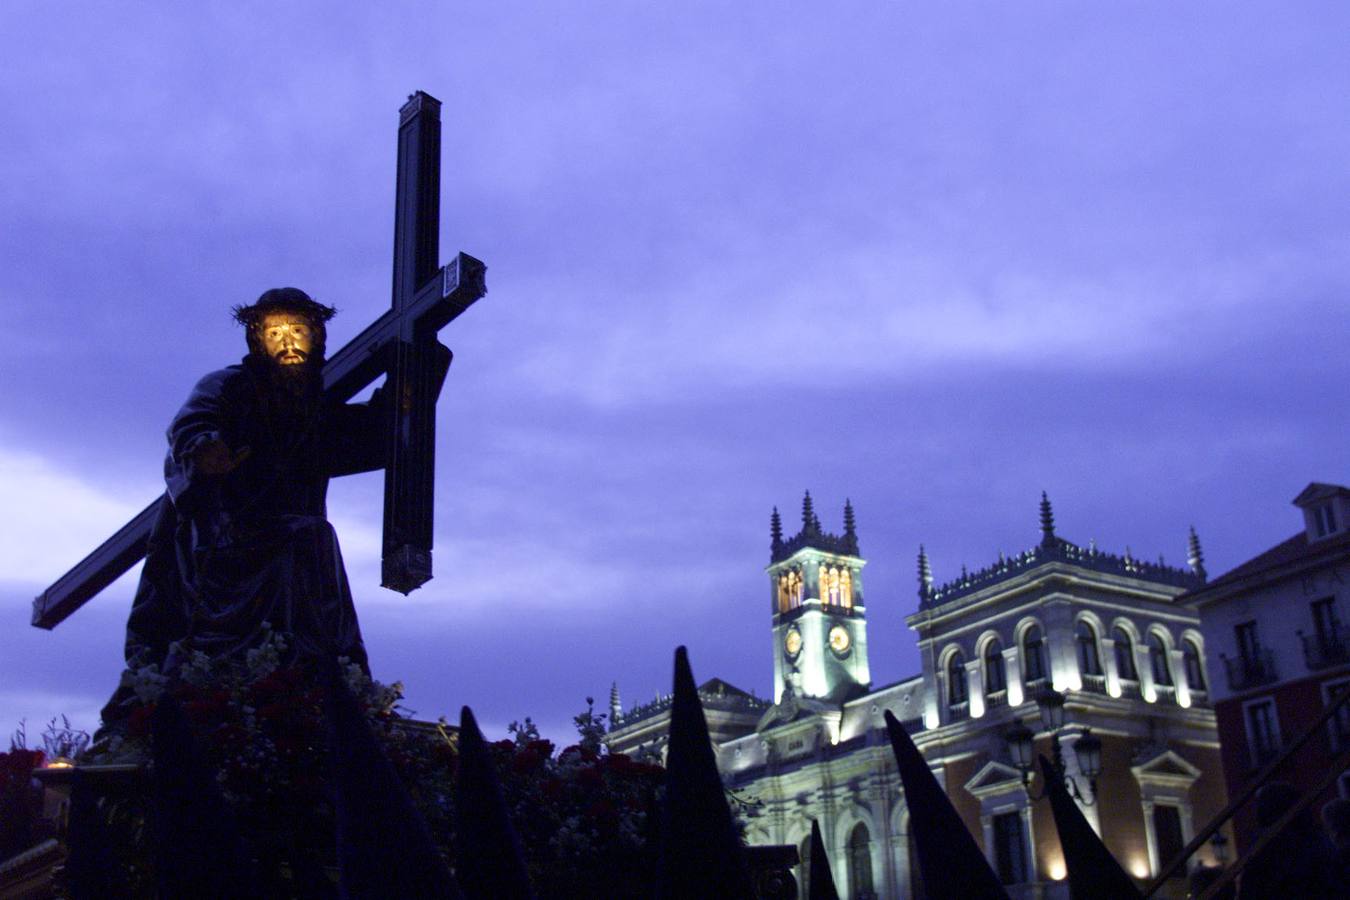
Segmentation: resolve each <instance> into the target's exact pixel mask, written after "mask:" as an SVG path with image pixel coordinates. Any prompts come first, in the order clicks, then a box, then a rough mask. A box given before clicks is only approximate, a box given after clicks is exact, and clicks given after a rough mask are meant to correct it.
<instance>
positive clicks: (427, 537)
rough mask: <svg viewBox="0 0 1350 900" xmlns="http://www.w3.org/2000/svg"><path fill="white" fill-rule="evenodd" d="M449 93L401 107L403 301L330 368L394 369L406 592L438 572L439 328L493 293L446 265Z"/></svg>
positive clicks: (388, 475) (141, 534)
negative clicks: (443, 156) (444, 160)
mask: <svg viewBox="0 0 1350 900" xmlns="http://www.w3.org/2000/svg"><path fill="white" fill-rule="evenodd" d="M440 108H441V104H440V101H439V100H437V99H435V98H434V97H432V96H431V95H429V94H425V93H423V92H421V91H418V92H417V93H415V94H413V95H412V97H410V98H409V99H408V102H407V103H406V104H405V105H404V106H403V108H402V109H401V110H400V111H399V134H398V177H397V183H398V184H397V191H396V195H395V212H394V220H395V221H394V273H393V276H394V277H393V304H392V308H391V309H389V311H387V312H386V313H384V315H382V316H380V317H379V318H378V319H376V320H375V321H374V322H372V323H371V324H370V325H368V326H366V328H365V330H363V331H362V332H361V333H360V334H358V335H357V336H356V337H355V338H354V339H352V340H351V341H349V342H348V343H347V344H346V345H345V346H343V347H342V349H341V350H338V351H337V352H336V353H334V354H333V355H332V356H330V357H329V358H328V360H327V362H326V363H325V364H324V367H323V384H324V396H325V397H326V398H328V399H330V400H332V401H335V402H345V401H347V400H350V399H351V398H352V397H353V396H354V395H355V394H356V393H357V392H359V391H360V390H361V389H362V388H364V387H366V386H368V385H369V384H370V383H371V382H373V381H375V380H376V379H377V378H379V377H380V376H382V375H387V376H388V378H387V380H386V383H385V391H386V393H387V394H388V396H389V397H390V399H391V402H392V405H393V409H394V414H393V427H392V428H391V431H390V434H389V436H388V441H389V451H388V454H387V457H386V458H387V465H386V467H385V481H384V484H385V491H384V495H385V500H384V551H383V563H382V566H381V579H380V581H381V584H382V585H383V586H384V587H387V588H391V589H393V590H397V591H401V592H402V593H404V594H406V593H408V592H409V591H412V590H415V589H416V588H418V587H419V586H421V585H422V584H424V583H425V582H426V581H427V580H428V579H429V578H431V545H432V508H433V502H432V501H433V496H434V495H433V489H434V473H435V468H434V463H435V442H436V432H435V426H436V396H437V392H438V390H439V387H440V385H439V377H438V362H437V359H438V357H444V356H445V355H446V354H448V353H449V351H448V350H446V349H445V348H444V347H443V346H442V345H441V344H440V342H439V341H438V340H437V337H436V335H437V332H438V331H440V329H441V328H443V327H444V326H445V325H447V324H449V323H450V322H451V321H453V320H454V319H455V318H456V317H457V316H459V314H460V313H462V312H464V310H466V309H468V308H469V307H470V306H471V305H472V304H473V303H474V302H475V301H476V300H478V299H479V298H481V297H482V296H483V295H484V294H485V293H487V286H486V281H485V277H484V276H485V273H486V266H484V265H483V263H481V262H480V261H478V260H476V259H474V258H473V257H472V256H469V255H467V254H464V253H460V254H457V255H456V256H455V258H454V259H453V260H451V262H450V263H449V264H448V265H446V266H444V267H442V266H440V265H439V264H438V262H437V252H438V245H439V241H440V227H439V226H440V151H441V124H440ZM164 502H165V498H164V497H163V496H161V497H159V498H157V499H156V500H155V501H154V502H152V503H151V504H150V505H149V506H147V507H146V508H145V509H143V510H141V512H140V513H138V514H137V515H136V517H135V518H133V519H132V520H131V521H130V522H128V523H127V524H126V525H123V526H122V527H121V528H120V529H118V531H117V533H116V534H114V535H113V536H112V537H110V538H108V540H106V541H104V542H103V543H102V544H101V545H100V546H99V547H98V548H97V549H96V550H94V552H92V553H90V554H89V555H88V556H86V557H85V558H84V559H83V560H81V561H80V562H79V563H78V564H76V565H75V566H74V567H73V568H72V569H71V570H70V571H69V572H67V573H66V574H64V575H62V576H61V577H60V578H58V579H57V580H56V581H55V582H53V583H52V585H51V586H50V587H49V588H47V589H46V590H45V591H43V592H42V593H41V594H40V595H39V596H38V597H37V599H35V600H34V601H33V625H35V626H37V627H38V628H47V629H51V628H54V627H56V625H58V624H59V623H60V622H62V621H63V620H65V618H66V617H67V616H69V615H70V614H71V613H73V612H74V611H75V610H77V609H79V608H80V607H81V606H83V605H84V604H85V603H87V602H88V601H89V600H91V599H92V598H93V597H94V596H95V595H96V594H98V592H99V591H101V590H103V589H104V588H105V587H107V586H108V585H110V584H112V583H113V582H114V581H116V580H117V578H118V577H119V576H121V575H122V574H123V573H124V572H126V571H127V570H128V569H130V568H131V567H132V566H134V565H135V564H136V563H137V562H139V561H140V560H141V559H142V558H143V557H144V556H145V553H146V547H147V545H148V543H149V539H150V532H151V529H152V528H153V527H154V524H155V519H156V516H157V515H158V512H159V508H160V505H161V504H162V503H164Z"/></svg>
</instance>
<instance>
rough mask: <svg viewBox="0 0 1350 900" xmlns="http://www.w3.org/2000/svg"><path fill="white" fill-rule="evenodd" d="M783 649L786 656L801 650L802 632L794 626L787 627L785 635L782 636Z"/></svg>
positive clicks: (794, 654)
mask: <svg viewBox="0 0 1350 900" xmlns="http://www.w3.org/2000/svg"><path fill="white" fill-rule="evenodd" d="M783 649H784V650H786V651H787V655H788V656H796V655H797V654H798V653H800V652H802V633H801V632H800V631H798V630H797V629H795V628H790V629H788V633H787V637H785V638H783Z"/></svg>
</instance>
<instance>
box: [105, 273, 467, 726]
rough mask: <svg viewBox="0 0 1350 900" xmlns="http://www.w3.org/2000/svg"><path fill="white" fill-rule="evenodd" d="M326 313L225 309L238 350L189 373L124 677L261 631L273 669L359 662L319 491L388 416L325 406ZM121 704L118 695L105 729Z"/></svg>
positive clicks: (172, 668) (283, 298)
mask: <svg viewBox="0 0 1350 900" xmlns="http://www.w3.org/2000/svg"><path fill="white" fill-rule="evenodd" d="M335 312H336V310H335V309H334V308H333V307H330V306H326V305H324V304H322V303H319V302H317V301H315V300H313V299H312V298H310V297H309V296H308V295H307V294H306V293H305V292H304V291H301V290H299V289H297V288H290V287H287V288H274V289H272V290H269V291H266V292H265V293H264V294H263V295H262V296H261V297H260V298H259V299H258V301H257V302H256V303H254V304H253V305H251V306H239V307H236V308H235V309H234V317H235V319H236V321H238V322H239V324H241V325H242V326H244V329H245V331H246V337H247V341H248V351H249V352H248V355H247V356H245V357H244V359H243V361H242V363H241V364H239V365H233V366H229V367H227V368H224V369H220V370H218V371H215V372H212V373H210V374H208V375H206V376H205V377H204V378H202V379H201V380H200V381H198V382H197V385H196V387H195V388H193V390H192V393H191V395H190V396H189V397H188V399H187V402H186V403H185V404H184V405H183V407H182V409H180V410H179V411H178V414H177V415H176V416H174V418H173V421H172V422H171V423H170V425H169V430H168V442H169V447H168V453H167V455H166V458H165V462H164V480H165V482H166V483H167V486H168V491H167V494H166V497H165V500H164V501H163V504H162V506H161V508H160V512H159V517H158V519H157V521H156V524H155V526H154V530H153V531H152V533H151V537H150V543H149V550H148V552H147V554H146V562H145V567H144V569H143V571H142V573H141V580H140V584H139V586H138V587H137V590H136V598H135V601H134V603H133V606H132V610H131V615H130V618H129V620H128V622H127V639H126V661H127V667H128V668H129V669H130V670H132V671H135V670H137V669H139V668H141V667H144V666H147V665H151V664H156V665H158V666H159V667H160V671H161V673H162V674H164V675H167V676H170V677H172V676H173V675H174V673H175V672H176V671H177V670H178V668H179V667H180V666H181V665H182V664H183V663H184V662H185V661H186V657H187V656H188V655H190V654H192V653H194V652H202V653H205V654H207V655H208V656H210V657H212V658H214V659H221V658H235V659H242V658H243V656H244V654H246V653H247V651H248V650H249V649H251V648H254V647H257V646H258V645H260V644H261V643H262V641H263V640H264V639H265V638H266V636H267V634H268V633H269V632H270V633H277V634H280V635H282V636H283V637H284V638H285V641H286V644H287V654H288V658H287V659H286V660H284V662H287V663H296V662H300V663H303V662H305V661H307V660H313V659H316V658H319V657H329V658H333V657H347V658H348V659H349V660H350V661H351V662H353V663H356V664H357V665H359V666H360V667H361V668H362V669H364V670H366V671H367V672H368V671H369V666H368V663H367V659H366V651H365V647H364V645H363V643H362V641H361V630H360V628H359V627H358V625H357V621H356V611H355V609H354V608H353V606H352V596H351V589H350V587H349V586H348V583H347V576H346V573H345V571H344V569H343V564H342V554H341V551H340V550H339V548H338V540H337V535H336V533H335V532H334V531H333V527H332V526H331V525H330V524H329V523H328V519H327V509H326V502H325V497H326V494H327V490H328V480H329V479H330V478H332V477H333V476H335V475H346V474H351V473H356V472H365V471H370V470H373V469H378V468H381V467H383V466H384V464H385V461H384V457H385V455H386V451H387V440H388V438H387V435H388V433H389V425H388V415H389V410H388V408H387V403H386V402H385V400H384V398H383V397H382V394H381V392H380V391H376V394H375V396H374V397H372V399H371V400H370V402H368V403H361V404H353V403H335V402H331V401H326V400H325V399H324V395H323V383H322V377H321V373H322V369H323V362H324V343H325V338H326V323H327V322H328V320H329V319H331V318H332V317H333V315H334V314H335ZM448 362H449V360H448V359H445V360H444V363H445V364H446V365H445V366H442V368H441V371H440V372H439V375H440V377H441V378H444V375H445V368H446V366H448ZM437 387H438V388H439V382H437ZM131 700H132V696H131V693H130V691H129V690H128V689H127V688H125V687H124V688H122V689H119V691H118V692H117V693H116V694H115V695H114V696H113V699H112V700H111V701H110V702H109V703H108V705H107V707H105V708H104V711H103V718H104V723H105V726H108V725H110V724H111V725H115V723H116V722H117V721H118V720H119V719H121V718H123V717H124V716H125V715H126V712H127V710H128V708H129V704H130V702H131Z"/></svg>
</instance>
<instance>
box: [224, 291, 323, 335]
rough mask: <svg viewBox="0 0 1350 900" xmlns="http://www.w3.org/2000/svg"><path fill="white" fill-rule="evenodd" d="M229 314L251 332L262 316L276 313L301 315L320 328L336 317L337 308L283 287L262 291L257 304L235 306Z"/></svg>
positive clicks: (301, 292) (303, 293) (260, 321)
mask: <svg viewBox="0 0 1350 900" xmlns="http://www.w3.org/2000/svg"><path fill="white" fill-rule="evenodd" d="M231 312H232V313H233V314H234V320H235V321H236V322H238V323H239V324H240V325H243V326H244V327H245V328H247V329H249V330H250V331H251V330H253V329H254V328H257V327H258V326H259V325H261V324H262V320H263V317H264V316H266V315H267V314H269V313H277V312H288V313H295V314H298V315H302V316H304V317H305V318H306V319H309V321H310V322H311V323H313V324H314V325H317V326H322V325H323V324H324V323H325V322H327V321H328V320H329V319H331V318H333V316H335V315H337V307H334V306H327V305H325V304H323V303H320V302H319V301H317V300H315V299H314V298H312V297H310V296H309V294H306V293H305V292H304V291H302V290H300V289H299V288H293V287H284V288H272V289H271V290H270V291H263V294H262V296H261V297H259V298H258V302H257V303H254V304H253V305H252V306H243V305H240V306H236V307H235V308H234V309H232V310H231Z"/></svg>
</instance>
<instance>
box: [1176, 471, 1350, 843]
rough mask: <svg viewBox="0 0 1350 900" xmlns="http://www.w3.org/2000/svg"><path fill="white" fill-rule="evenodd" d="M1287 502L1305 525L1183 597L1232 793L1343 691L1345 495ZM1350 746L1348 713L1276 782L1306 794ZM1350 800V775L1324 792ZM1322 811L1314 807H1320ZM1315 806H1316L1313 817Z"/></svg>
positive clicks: (1347, 664) (1242, 832)
mask: <svg viewBox="0 0 1350 900" xmlns="http://www.w3.org/2000/svg"><path fill="white" fill-rule="evenodd" d="M1293 503H1294V505H1295V506H1296V507H1298V508H1299V510H1300V511H1301V512H1302V514H1303V528H1302V529H1300V530H1299V531H1298V532H1297V533H1296V534H1294V535H1293V536H1292V537H1290V538H1289V539H1288V540H1285V541H1282V542H1280V543H1279V544H1276V545H1275V546H1274V547H1271V548H1270V549H1269V550H1267V551H1265V552H1264V553H1261V554H1260V555H1258V556H1256V557H1255V558H1253V559H1250V560H1248V561H1247V562H1244V563H1243V564H1242V565H1240V566H1238V567H1236V568H1235V569H1233V570H1232V571H1231V572H1227V573H1225V574H1223V575H1221V576H1219V577H1218V578H1215V579H1214V580H1213V581H1210V582H1209V583H1208V584H1206V585H1205V586H1204V587H1203V588H1200V589H1197V590H1194V591H1192V592H1191V593H1190V594H1188V595H1186V596H1185V597H1184V598H1182V599H1183V600H1184V601H1186V602H1187V603H1189V604H1190V605H1191V606H1192V607H1193V608H1194V609H1196V610H1198V612H1199V613H1200V621H1201V626H1202V630H1203V632H1204V636H1205V641H1206V645H1207V650H1208V652H1209V654H1210V658H1211V659H1218V660H1220V661H1221V662H1222V672H1221V673H1217V674H1218V675H1221V676H1222V677H1216V679H1215V684H1214V688H1213V697H1214V711H1215V714H1216V715H1217V717H1218V727H1219V737H1220V741H1221V743H1222V744H1223V766H1224V774H1225V776H1226V777H1227V779H1228V789H1229V791H1230V792H1233V793H1236V792H1237V791H1238V790H1239V789H1241V788H1242V787H1244V786H1245V785H1246V784H1247V783H1248V782H1249V780H1250V779H1251V778H1252V777H1253V776H1255V774H1256V773H1257V771H1258V770H1259V769H1260V768H1261V766H1262V765H1263V764H1264V763H1266V762H1269V761H1270V760H1271V759H1272V758H1273V757H1275V756H1277V755H1278V754H1279V752H1280V750H1281V748H1282V747H1283V746H1285V745H1286V744H1288V743H1291V742H1292V741H1293V740H1294V739H1295V738H1296V737H1297V736H1298V735H1300V734H1301V733H1303V732H1304V731H1305V730H1307V729H1308V728H1309V727H1310V726H1311V725H1312V724H1313V721H1314V720H1315V719H1316V718H1318V717H1319V716H1320V715H1321V714H1322V712H1323V711H1324V709H1325V708H1326V705H1327V703H1328V701H1329V700H1330V698H1332V697H1333V696H1335V695H1336V694H1338V693H1339V692H1341V691H1344V690H1346V689H1347V688H1350V629H1347V627H1346V626H1345V625H1343V624H1342V623H1343V622H1344V621H1345V616H1346V612H1347V608H1350V527H1347V525H1350V489H1347V488H1345V487H1342V486H1341V485H1335V484H1319V483H1316V482H1314V483H1313V484H1310V485H1308V486H1307V487H1306V488H1305V489H1304V490H1303V491H1302V492H1301V493H1300V494H1299V495H1298V496H1297V497H1295V498H1294V501H1293ZM1348 746H1350V714H1347V715H1338V716H1337V718H1334V719H1333V720H1332V721H1331V723H1330V724H1329V726H1328V727H1327V729H1326V731H1325V732H1324V733H1322V734H1318V735H1315V736H1314V738H1313V739H1312V740H1310V741H1309V742H1308V743H1307V744H1305V745H1304V747H1303V749H1301V750H1300V751H1299V752H1298V753H1297V755H1296V756H1295V757H1294V758H1293V760H1291V761H1290V763H1288V764H1287V765H1286V766H1285V767H1284V768H1283V769H1281V770H1280V772H1279V773H1277V775H1276V777H1277V778H1279V779H1281V780H1286V781H1290V782H1292V783H1293V784H1294V786H1295V787H1297V788H1299V789H1300V791H1306V790H1311V789H1312V788H1313V787H1314V786H1315V784H1316V782H1317V781H1318V780H1319V779H1320V778H1321V777H1322V776H1323V775H1324V774H1325V773H1326V772H1327V771H1328V767H1329V766H1330V765H1331V761H1332V760H1333V759H1334V758H1335V757H1336V756H1337V755H1338V754H1339V753H1340V752H1341V751H1343V750H1345V748H1346V747H1348ZM1337 791H1339V793H1340V794H1341V795H1342V796H1350V774H1347V775H1344V776H1342V778H1341V780H1340V783H1339V785H1338V786H1337V787H1336V788H1334V789H1331V790H1328V791H1327V793H1326V795H1325V797H1324V798H1323V799H1324V800H1330V799H1331V798H1332V797H1333V796H1335V795H1336V793H1337ZM1318 807H1320V801H1319V802H1318ZM1318 807H1314V810H1315V809H1316V808H1318ZM1235 823H1236V831H1237V840H1238V849H1239V850H1245V849H1246V848H1247V846H1248V845H1249V844H1250V842H1251V840H1252V837H1253V831H1254V828H1255V822H1254V820H1253V810H1252V809H1251V807H1250V806H1248V807H1247V808H1245V809H1244V810H1242V812H1240V813H1239V815H1238V816H1237V818H1236V819H1235Z"/></svg>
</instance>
